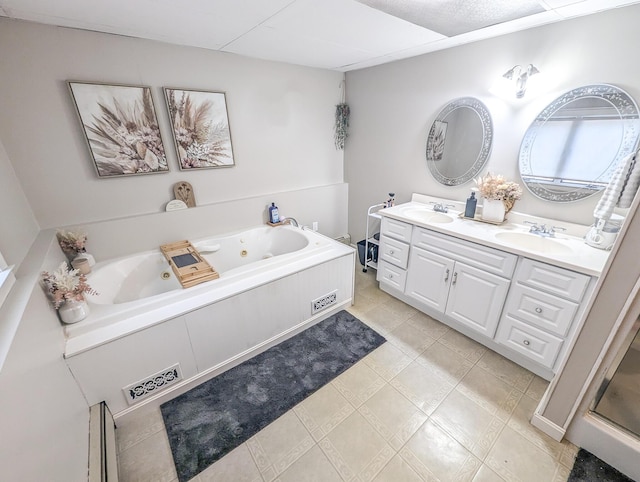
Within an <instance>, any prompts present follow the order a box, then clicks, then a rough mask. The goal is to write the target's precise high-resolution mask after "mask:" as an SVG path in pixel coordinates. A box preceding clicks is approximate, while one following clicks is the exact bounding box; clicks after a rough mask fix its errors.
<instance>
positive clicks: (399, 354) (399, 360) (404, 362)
mask: <svg viewBox="0 0 640 482" xmlns="http://www.w3.org/2000/svg"><path fill="white" fill-rule="evenodd" d="M362 361H364V363H365V364H366V365H367V366H369V367H370V368H373V370H374V371H375V372H376V373H377V374H378V375H380V376H381V377H382V378H383V379H385V380H386V381H389V380H391V379H392V378H393V377H395V376H396V375H397V374H398V373H400V372H401V371H402V370H403V369H404V368H405V367H407V366H408V365H409V364H410V363H411V358H410V357H409V356H408V355H407V354H406V353H404V352H403V351H402V350H400V348H398V347H397V346H395V345H393V344H392V343H383V344H382V345H381V346H379V347H378V348H376V349H375V350H373V351H372V352H371V353H369V354H368V355H367V356H366V357H364V358H363V359H362Z"/></svg>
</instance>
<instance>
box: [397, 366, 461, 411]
mask: <svg viewBox="0 0 640 482" xmlns="http://www.w3.org/2000/svg"><path fill="white" fill-rule="evenodd" d="M389 383H390V384H391V385H392V386H393V387H394V388H395V389H396V390H398V391H399V392H400V393H401V394H403V395H404V396H405V397H407V398H408V399H409V400H410V401H411V402H413V404H414V405H416V406H417V407H418V408H419V409H420V410H422V411H423V412H424V413H426V414H427V415H431V414H432V413H433V411H434V410H435V409H436V407H437V406H438V405H440V403H441V402H442V401H443V400H444V399H445V397H446V396H447V395H448V394H449V392H451V390H453V387H454V386H453V385H452V384H451V383H449V382H448V381H447V380H446V379H444V378H442V377H441V376H440V375H438V374H437V373H436V372H434V371H431V370H430V369H428V368H426V367H424V366H422V365H420V364H419V363H417V362H415V361H414V362H412V363H411V365H409V366H408V367H407V368H405V369H404V370H402V371H401V372H400V373H398V375H397V376H396V377H395V378H394V379H393V380H391V381H390V382H389Z"/></svg>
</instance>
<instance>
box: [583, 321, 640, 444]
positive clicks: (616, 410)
mask: <svg viewBox="0 0 640 482" xmlns="http://www.w3.org/2000/svg"><path fill="white" fill-rule="evenodd" d="M639 330H640V319H639V320H636V323H635V325H634V328H633V330H631V333H630V334H629V336H628V337H627V340H626V341H625V344H624V345H623V346H622V348H621V349H620V352H619V353H618V356H617V357H616V362H617V363H613V364H612V367H611V370H610V371H609V373H608V374H607V376H606V377H605V379H604V382H603V384H602V386H601V387H600V390H599V391H598V397H596V400H595V408H594V409H593V411H594V412H595V413H597V414H599V415H600V416H602V417H604V418H606V419H608V420H610V421H611V422H614V423H615V424H616V425H618V426H620V427H621V428H623V429H625V430H626V431H628V432H631V433H632V434H634V435H635V436H636V437H638V438H640V331H639Z"/></svg>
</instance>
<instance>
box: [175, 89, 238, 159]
mask: <svg viewBox="0 0 640 482" xmlns="http://www.w3.org/2000/svg"><path fill="white" fill-rule="evenodd" d="M164 92H165V97H166V100H167V108H168V109H169V117H170V119H171V128H172V132H173V140H174V143H175V146H176V152H177V154H178V163H179V164H180V169H182V170H189V169H207V168H213V167H231V166H233V165H234V164H235V161H234V158H233V147H232V145H231V131H230V129H229V116H228V114H227V101H226V98H225V94H224V92H202V91H197V90H185V89H170V88H165V89H164Z"/></svg>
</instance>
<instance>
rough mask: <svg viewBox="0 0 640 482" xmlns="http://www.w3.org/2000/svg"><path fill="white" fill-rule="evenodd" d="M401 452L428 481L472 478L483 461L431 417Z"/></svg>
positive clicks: (461, 480) (412, 466) (458, 481)
mask: <svg viewBox="0 0 640 482" xmlns="http://www.w3.org/2000/svg"><path fill="white" fill-rule="evenodd" d="M399 454H400V456H401V457H402V458H403V459H404V460H405V461H406V462H407V463H408V464H409V465H410V466H411V468H412V469H413V470H415V471H416V472H417V473H418V474H419V475H420V476H421V477H422V478H423V479H425V480H434V479H435V480H443V481H444V480H451V481H456V482H463V481H470V480H472V479H473V477H474V476H475V474H476V472H477V471H478V469H479V468H480V465H481V464H482V463H481V462H480V460H478V459H477V458H476V457H474V456H473V455H472V454H471V452H469V451H468V450H467V449H465V448H464V447H463V446H462V445H461V444H460V443H459V442H458V441H456V440H455V439H454V438H453V437H451V436H450V435H449V434H447V433H446V432H445V431H444V430H442V429H441V428H439V427H438V426H437V425H436V424H435V423H433V422H432V421H431V420H427V421H426V422H425V423H424V424H423V425H422V426H421V427H420V429H419V430H418V431H417V432H416V433H415V435H414V436H413V437H411V439H410V440H409V441H408V442H407V443H406V445H405V446H404V447H403V448H402V449H401V450H400V452H399Z"/></svg>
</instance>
